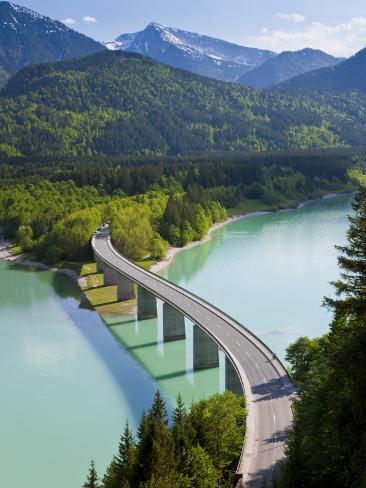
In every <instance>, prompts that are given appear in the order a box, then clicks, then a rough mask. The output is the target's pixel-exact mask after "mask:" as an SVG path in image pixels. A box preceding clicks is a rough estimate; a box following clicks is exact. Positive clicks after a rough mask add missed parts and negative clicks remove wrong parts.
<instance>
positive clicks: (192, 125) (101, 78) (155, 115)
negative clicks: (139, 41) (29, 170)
mask: <svg viewBox="0 0 366 488" xmlns="http://www.w3.org/2000/svg"><path fill="white" fill-rule="evenodd" d="M365 107H366V98H365V95H364V94H361V93H353V94H346V95H344V96H343V95H341V94H339V95H337V96H335V95H333V96H326V95H322V96H320V95H319V96H318V97H314V96H293V95H287V94H284V93H280V92H269V93H266V92H265V93H263V92H260V91H257V90H255V89H252V88H249V87H246V86H244V85H240V84H233V83H225V82H220V81H217V80H212V79H209V78H204V77H200V76H198V75H194V74H192V73H189V72H186V71H182V70H178V69H174V68H171V67H168V66H166V65H162V64H159V63H158V62H156V61H153V60H151V59H149V58H146V57H143V56H140V55H137V54H131V53H122V52H105V53H99V54H95V55H91V56H87V57H84V58H80V59H76V60H72V61H69V62H63V63H57V64H47V65H37V66H29V67H27V68H25V69H24V70H22V71H20V72H19V73H17V74H16V75H15V76H14V77H13V78H12V79H10V80H9V82H8V83H7V85H6V86H5V87H4V88H3V89H2V91H1V92H0V155H5V156H17V155H28V156H29V155H32V156H36V155H43V156H51V155H52V156H55V155H67V156H78V155H85V156H91V155H98V154H109V155H119V154H125V155H126V154H140V155H164V154H189V153H194V152H202V151H209V152H217V151H250V152H258V151H266V150H274V149H284V150H286V149H291V148H292V149H315V148H324V147H340V146H345V145H352V146H355V145H363V144H365V141H366V126H365V120H366V113H365Z"/></svg>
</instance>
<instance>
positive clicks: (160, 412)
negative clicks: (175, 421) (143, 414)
mask: <svg viewBox="0 0 366 488" xmlns="http://www.w3.org/2000/svg"><path fill="white" fill-rule="evenodd" d="M149 419H150V420H155V421H157V422H161V423H163V424H165V425H167V424H168V415H167V411H166V406H165V402H164V400H163V397H162V396H161V393H160V391H159V390H158V391H157V392H156V393H155V397H154V403H153V404H152V407H151V410H150V413H149Z"/></svg>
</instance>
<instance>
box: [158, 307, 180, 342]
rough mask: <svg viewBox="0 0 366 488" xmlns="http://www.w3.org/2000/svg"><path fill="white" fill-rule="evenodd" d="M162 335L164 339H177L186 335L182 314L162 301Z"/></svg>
mask: <svg viewBox="0 0 366 488" xmlns="http://www.w3.org/2000/svg"><path fill="white" fill-rule="evenodd" d="M163 336H164V341H178V340H180V339H185V337H186V328H185V322H184V315H183V314H181V313H180V312H179V311H178V310H176V309H175V308H174V307H172V306H171V305H169V304H168V303H163Z"/></svg>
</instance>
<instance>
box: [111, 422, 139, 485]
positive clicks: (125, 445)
mask: <svg viewBox="0 0 366 488" xmlns="http://www.w3.org/2000/svg"><path fill="white" fill-rule="evenodd" d="M135 460H136V442H135V439H134V437H133V434H132V432H131V430H130V428H129V425H128V422H126V425H125V428H124V431H123V434H122V435H121V439H120V442H119V446H118V454H117V456H114V458H113V460H112V462H111V464H110V465H109V467H108V469H107V472H106V475H105V477H104V479H103V484H104V488H121V487H123V488H129V487H130V486H131V485H130V483H131V480H132V476H133V472H134V468H135Z"/></svg>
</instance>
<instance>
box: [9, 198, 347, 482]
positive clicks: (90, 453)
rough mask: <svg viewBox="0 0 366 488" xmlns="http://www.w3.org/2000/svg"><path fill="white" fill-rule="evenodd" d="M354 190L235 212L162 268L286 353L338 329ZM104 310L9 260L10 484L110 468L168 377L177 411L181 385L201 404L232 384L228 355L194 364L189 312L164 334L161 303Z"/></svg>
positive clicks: (63, 280) (61, 282)
mask: <svg viewBox="0 0 366 488" xmlns="http://www.w3.org/2000/svg"><path fill="white" fill-rule="evenodd" d="M351 200H352V197H351V196H349V195H346V196H339V197H337V198H333V199H322V200H319V201H315V202H312V203H309V204H307V205H305V206H304V207H303V208H300V209H297V210H294V211H288V212H280V213H275V214H268V215H264V216H260V217H254V218H251V219H245V220H238V221H235V222H232V223H230V224H228V225H226V226H224V227H222V228H221V229H219V230H217V231H216V232H214V233H213V235H212V239H211V240H209V241H208V242H205V243H204V244H202V245H199V246H196V247H193V248H190V249H185V250H183V251H182V252H180V253H179V254H177V255H176V257H175V259H174V262H173V263H172V264H171V265H170V266H169V267H168V268H167V269H166V270H164V271H163V272H162V274H163V275H164V276H166V277H167V278H168V279H170V280H172V281H174V282H176V283H178V284H180V285H182V286H184V287H186V288H188V289H189V290H191V291H193V292H195V293H197V294H199V295H201V296H202V297H203V298H206V299H207V300H209V301H211V302H212V303H214V304H215V305H217V306H219V307H220V308H222V309H223V310H224V311H226V312H227V313H229V314H230V315H232V316H234V317H235V318H237V319H238V320H239V321H240V322H242V323H243V324H245V325H246V326H247V327H248V328H249V329H251V330H252V331H253V332H255V333H256V334H258V335H259V336H260V338H261V339H262V340H264V341H265V342H266V343H267V344H268V345H269V346H270V347H271V348H273V350H274V351H275V352H276V353H277V354H278V355H279V356H280V357H282V358H283V357H284V355H285V349H286V347H287V346H288V344H289V343H290V342H292V341H293V340H295V339H296V338H297V337H299V336H300V335H304V334H307V335H310V336H317V335H320V334H322V333H324V332H325V331H327V328H328V324H329V322H330V319H331V316H330V313H329V312H328V311H327V310H325V309H324V308H322V306H321V304H322V297H323V296H324V295H330V294H331V293H332V288H331V286H330V285H329V282H330V281H331V280H334V279H335V278H337V276H338V270H337V251H336V250H335V248H334V245H335V244H338V245H341V244H343V243H344V242H345V235H346V230H347V227H348V221H347V214H348V213H349V211H350V205H351ZM161 306H162V304H161V303H160V302H159V303H158V310H161ZM104 319H105V322H106V323H107V324H108V326H106V325H105V323H104V322H103V321H102V320H101V318H100V317H99V316H98V315H97V314H96V313H95V312H93V311H91V310H87V309H84V308H82V306H81V305H80V296H79V291H78V289H77V287H76V285H75V284H74V283H73V282H72V281H71V280H70V279H69V278H68V277H66V276H63V275H60V274H56V273H52V272H48V271H36V270H32V269H25V268H21V267H17V266H10V265H8V264H6V263H4V262H0V374H1V383H0V387H1V392H2V395H1V415H0V459H1V461H0V486H6V487H7V488H19V486H25V485H27V487H29V488H48V487H49V486H50V484H52V487H53V488H65V487H66V486H67V487H70V488H73V487H75V488H78V487H80V486H81V484H82V483H83V481H84V479H85V476H86V473H87V470H88V467H89V463H90V460H91V459H92V458H93V459H94V460H95V461H96V465H97V468H98V470H99V471H100V473H103V471H104V470H105V468H106V465H107V463H108V462H109V461H110V460H111V458H112V455H113V454H114V453H115V450H116V447H117V444H118V439H119V435H120V433H121V431H122V429H123V425H124V423H125V421H126V420H128V421H129V422H130V424H131V426H132V427H133V428H134V429H136V427H137V423H138V419H139V417H140V414H141V412H142V410H143V409H146V408H148V407H149V406H150V404H151V400H152V397H153V394H154V392H155V391H156V389H157V388H160V389H161V390H162V391H163V393H164V396H165V398H166V401H167V404H168V409H169V410H171V409H172V408H173V407H174V399H175V398H176V396H177V394H178V393H179V392H181V393H182V395H183V397H184V399H185V401H186V402H187V404H189V403H190V402H191V401H192V400H197V399H199V398H202V397H207V396H209V395H211V394H213V393H215V392H217V391H222V390H223V387H224V381H223V380H224V377H223V368H222V365H223V363H224V361H223V359H224V358H223V355H222V354H221V355H220V368H214V369H212V370H206V371H199V372H193V370H192V364H193V358H192V327H193V326H192V324H191V323H189V321H186V340H180V341H174V342H169V343H164V341H163V338H162V324H161V314H159V317H158V318H157V319H150V320H144V321H140V322H138V321H137V320H136V317H134V316H117V315H112V314H110V315H108V316H105V317H104ZM51 480H52V481H51Z"/></svg>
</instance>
